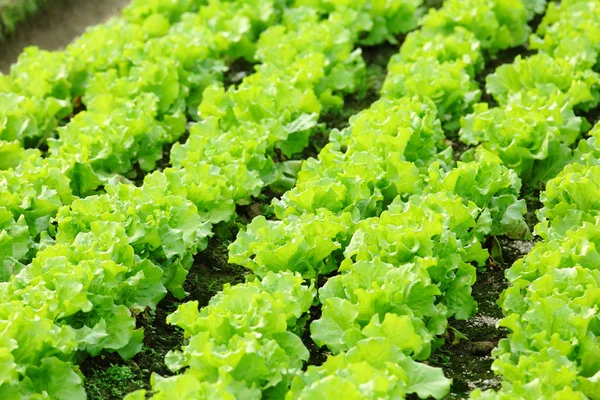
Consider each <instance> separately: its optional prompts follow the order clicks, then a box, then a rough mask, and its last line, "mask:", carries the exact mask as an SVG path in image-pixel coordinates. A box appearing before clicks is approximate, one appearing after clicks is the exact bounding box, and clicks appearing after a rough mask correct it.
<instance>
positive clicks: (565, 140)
mask: <svg viewBox="0 0 600 400" xmlns="http://www.w3.org/2000/svg"><path fill="white" fill-rule="evenodd" d="M599 33H600V3H599V2H597V1H562V2H561V3H560V5H558V4H550V5H549V9H548V12H547V14H546V16H545V18H544V20H543V22H542V24H541V25H540V29H539V31H538V35H534V36H532V38H531V40H530V42H531V46H532V47H533V48H536V49H538V50H539V54H536V55H534V56H531V57H529V58H526V59H517V60H515V62H514V63H513V64H512V65H510V66H504V67H500V68H499V69H498V70H497V71H496V73H495V74H493V75H491V76H490V77H489V78H488V82H487V83H488V88H489V89H490V91H491V92H492V93H493V94H494V96H495V97H496V99H497V100H498V103H499V104H500V107H499V108H496V109H492V110H490V112H489V113H488V114H487V118H486V117H484V115H485V113H486V112H483V113H482V114H480V115H479V116H477V115H475V116H474V117H473V118H472V120H471V121H470V122H469V127H470V128H471V127H475V126H478V128H475V129H473V130H470V128H469V135H472V134H474V132H477V131H478V133H476V134H474V136H473V137H475V136H479V140H482V139H483V138H485V139H483V140H482V141H484V144H483V145H484V146H486V147H490V148H493V150H494V151H496V152H498V155H499V156H500V157H501V158H502V159H503V160H504V161H505V162H506V163H507V164H509V165H511V166H513V167H514V168H515V170H516V171H518V172H519V173H521V174H522V175H523V176H527V177H529V178H530V179H531V178H533V179H534V181H535V182H540V183H543V182H544V181H545V179H543V178H546V179H547V178H553V179H551V180H550V181H549V182H548V183H547V185H546V188H545V192H543V193H542V194H541V200H542V203H543V205H544V207H543V208H542V209H541V210H540V211H539V212H538V218H539V220H540V223H539V224H538V225H537V226H536V228H535V231H536V233H537V235H539V236H540V237H541V238H542V239H543V240H542V241H541V242H539V243H537V244H536V246H535V247H534V248H533V250H532V251H531V252H530V253H529V254H528V255H527V256H526V257H524V258H523V259H521V260H518V261H517V262H516V263H515V264H514V265H513V266H512V267H511V268H510V269H509V270H508V271H507V273H506V276H507V278H508V280H509V282H510V287H509V288H508V289H507V290H505V291H504V293H503V294H502V296H501V299H500V304H501V306H502V309H503V311H504V314H505V318H504V319H503V320H501V322H500V325H501V326H504V327H506V328H508V329H509V330H510V334H509V336H508V338H506V339H503V340H502V341H501V342H500V343H499V345H498V348H497V349H496V350H495V351H494V353H493V354H494V356H495V357H496V360H495V361H494V364H493V366H492V368H493V370H494V371H495V372H496V373H498V374H500V375H501V376H502V377H503V384H502V389H501V390H499V391H498V392H493V391H487V392H483V393H482V392H480V391H476V392H474V393H473V395H472V398H478V399H538V398H545V399H588V398H590V399H597V398H599V397H598V396H599V395H598V393H600V387H599V386H598V376H600V363H599V360H600V358H599V354H600V341H599V340H598V335H599V334H600V329H599V326H600V325H599V321H600V316H599V314H598V304H599V298H598V294H599V293H600V291H599V289H598V288H599V283H600V280H599V276H598V274H597V267H598V263H597V259H598V251H597V247H598V211H597V210H598V209H600V208H599V203H598V196H597V191H598V188H599V184H600V175H599V174H600V170H599V169H598V159H599V153H598V144H597V140H598V135H599V134H600V130H599V129H598V128H599V127H600V126H598V125H596V126H595V127H594V129H592V131H591V132H589V135H588V136H589V138H588V139H584V140H581V141H580V142H579V144H578V146H577V147H576V148H574V146H573V144H574V143H575V141H576V140H577V139H578V137H579V133H580V131H581V130H584V129H587V127H588V126H589V124H588V123H587V121H585V120H582V119H581V118H579V117H576V116H575V115H574V112H573V111H574V110H578V109H579V110H588V109H590V108H591V107H596V106H597V105H598V100H599V96H600V91H599V79H598V78H599V77H600V76H599V75H598V74H597V73H596V72H595V71H594V69H595V68H596V67H597V63H598V55H599V52H600V46H599V45H598V41H597V40H596V39H597V38H598V34H599ZM524 99H530V100H531V102H530V103H528V104H527V103H524V102H523V100H524ZM515 110H516V111H515ZM513 112H517V114H516V115H519V116H520V118H516V117H511V119H512V120H516V121H517V122H518V123H519V124H520V125H519V126H514V124H513V126H512V127H510V128H508V127H509V122H508V121H509V119H508V116H510V115H511V113H513ZM498 115H502V116H503V117H502V118H504V116H506V118H507V119H506V122H504V121H505V120H504V119H502V120H498V119H496V117H497V116H498ZM483 119H487V123H489V125H486V123H484V124H482V123H481V122H480V121H481V120H483ZM491 124H495V125H496V126H498V127H500V128H499V129H498V130H494V129H486V128H484V126H490V125H491ZM586 125H587V126H586ZM525 127H527V128H525ZM519 129H521V132H524V134H523V136H519V135H518V134H517V132H518V130H519ZM508 135H512V137H513V141H512V143H511V144H510V145H507V143H508V142H507V141H506V137H507V136H508ZM492 137H494V138H495V139H491V138H492ZM517 155H518V156H517ZM568 163H571V164H569V165H567V166H566V167H564V166H565V164H568ZM563 167H564V169H563ZM561 169H562V171H561ZM559 172H560V173H559ZM557 173H558V176H556V175H557Z"/></svg>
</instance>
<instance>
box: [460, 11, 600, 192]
mask: <svg viewBox="0 0 600 400" xmlns="http://www.w3.org/2000/svg"><path fill="white" fill-rule="evenodd" d="M599 7H600V3H599V2H598V1H595V0H568V1H562V2H560V5H559V4H558V3H551V4H550V5H549V7H548V11H547V13H546V14H545V17H544V19H543V20H542V22H541V24H540V26H539V28H538V30H537V33H536V34H534V35H531V38H530V40H529V48H530V50H532V51H536V50H537V52H536V53H535V54H534V55H530V56H528V57H525V58H522V57H521V56H518V57H516V59H515V61H514V62H513V63H512V64H506V65H502V66H500V67H498V68H497V69H496V70H495V72H494V73H492V74H490V75H488V76H487V78H486V90H487V92H488V93H489V94H490V95H491V96H492V97H493V99H494V100H495V101H496V103H497V106H495V107H490V106H489V105H488V104H487V103H481V104H477V105H475V107H474V109H475V110H474V112H473V113H472V114H470V115H469V116H467V117H465V118H463V119H462V120H461V130H460V132H459V136H460V138H461V140H462V141H463V142H465V143H466V144H469V145H473V146H474V145H481V146H482V147H484V148H486V149H488V150H490V151H492V152H494V153H495V154H497V155H498V156H499V157H500V158H501V159H502V161H503V163H504V164H505V165H506V166H508V167H509V168H511V169H512V170H514V171H515V172H517V173H518V174H519V176H520V177H521V179H523V180H524V181H526V182H528V184H529V185H530V186H531V187H536V186H537V187H540V186H541V185H543V184H544V183H545V182H546V181H548V180H549V179H551V178H553V177H554V176H556V175H557V174H558V173H559V172H560V171H561V170H562V168H563V167H564V166H565V165H566V164H567V163H568V162H569V160H570V159H571V158H572V156H573V148H574V147H575V144H576V142H577V140H578V139H579V138H580V137H581V132H584V131H587V130H589V128H590V126H589V122H588V121H586V120H585V119H584V118H582V117H578V116H577V115H576V112H577V113H578V114H582V113H585V112H587V111H589V110H590V109H592V108H594V107H596V106H597V105H598V103H599V101H600V74H598V72H596V71H595V67H596V66H597V65H598V53H599V51H600V46H599V44H598V43H599V42H598V38H600V19H599V18H600V8H599Z"/></svg>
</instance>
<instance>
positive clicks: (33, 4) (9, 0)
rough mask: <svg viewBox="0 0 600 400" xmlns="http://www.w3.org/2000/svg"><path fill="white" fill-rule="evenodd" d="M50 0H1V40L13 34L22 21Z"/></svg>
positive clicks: (34, 13)
mask: <svg viewBox="0 0 600 400" xmlns="http://www.w3.org/2000/svg"><path fill="white" fill-rule="evenodd" d="M47 3H48V0H2V1H0V41H3V40H6V39H7V38H8V37H10V36H11V35H13V34H14V33H15V31H16V30H17V27H18V26H19V24H21V23H22V22H24V21H26V20H27V19H29V18H31V17H33V16H34V15H36V14H37V13H39V12H40V11H41V10H42V9H43V8H44V7H46V6H47Z"/></svg>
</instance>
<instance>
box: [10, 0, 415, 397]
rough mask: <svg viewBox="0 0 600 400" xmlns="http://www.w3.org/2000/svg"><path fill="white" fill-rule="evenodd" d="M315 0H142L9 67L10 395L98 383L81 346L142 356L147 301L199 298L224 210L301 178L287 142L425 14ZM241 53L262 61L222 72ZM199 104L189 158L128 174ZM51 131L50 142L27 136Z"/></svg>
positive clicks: (293, 144) (184, 151) (181, 149)
mask: <svg viewBox="0 0 600 400" xmlns="http://www.w3.org/2000/svg"><path fill="white" fill-rule="evenodd" d="M183 3H185V4H183ZM297 3H298V4H296V5H295V6H293V7H286V6H285V5H284V4H281V3H280V2H275V1H269V0H257V1H255V2H248V1H222V2H220V1H211V2H209V3H208V4H206V5H198V4H196V3H194V4H187V3H186V2H144V4H137V3H135V2H134V3H133V4H132V6H130V7H129V8H128V9H127V10H126V12H125V14H124V16H125V18H124V19H117V20H113V21H112V22H110V23H109V24H107V25H105V26H100V27H97V28H95V29H93V30H91V31H89V32H87V33H86V34H85V35H84V36H83V37H82V38H80V39H78V41H76V42H75V43H74V44H72V45H71V46H69V48H67V50H66V51H65V52H56V53H48V52H40V51H38V50H36V49H29V50H28V51H27V52H26V53H25V54H24V55H23V56H22V57H21V58H20V60H19V62H18V63H17V64H16V65H15V66H13V68H12V70H11V74H10V76H6V77H4V76H2V77H0V78H1V79H0V87H1V88H2V91H3V93H2V95H3V96H4V99H5V100H6V101H7V103H8V104H13V105H14V107H13V108H12V109H11V108H8V109H7V110H8V111H4V112H5V114H4V116H3V118H2V121H3V122H4V123H3V125H2V130H1V131H0V135H3V136H2V138H3V139H5V140H4V141H3V142H2V147H1V149H0V153H2V154H3V155H6V157H4V158H2V159H3V160H7V161H5V165H3V168H5V170H4V171H2V181H0V182H1V184H2V185H3V186H4V188H6V190H5V191H3V197H2V198H1V199H0V200H2V203H1V205H2V208H0V211H1V212H2V213H1V214H0V215H1V216H2V219H1V220H0V227H1V228H2V231H1V232H2V235H1V238H2V248H3V249H6V250H5V251H3V252H2V257H3V259H2V267H3V269H2V278H3V280H5V281H6V282H4V283H0V331H1V332H2V347H1V349H0V354H2V364H3V365H4V366H6V368H4V371H5V372H4V373H3V374H2V375H0V397H2V398H7V399H13V398H15V399H16V398H23V397H28V396H47V397H50V398H57V399H62V398H64V399H66V398H68V399H74V398H84V397H85V393H84V391H83V388H82V386H81V378H80V376H79V375H78V374H77V373H76V368H74V364H76V363H77V361H78V360H81V359H82V358H83V357H85V355H86V354H91V355H96V354H99V353H100V352H102V351H117V352H119V354H120V355H121V356H122V357H124V358H128V357H131V356H133V355H134V354H135V353H137V352H138V351H139V350H140V348H141V342H142V339H143V331H142V330H141V329H136V327H135V315H136V313H138V312H140V311H141V310H143V309H144V308H146V307H155V306H156V304H157V302H158V301H160V300H161V299H162V298H163V297H164V295H165V294H166V289H168V290H169V291H171V292H172V293H173V294H174V295H175V296H177V297H183V296H185V292H184V291H183V286H182V285H183V282H184V280H185V277H186V275H187V270H188V269H189V267H190V266H191V264H192V260H193V256H194V254H196V253H197V252H198V251H200V250H202V249H203V248H204V247H205V246H206V241H207V238H208V237H209V236H210V235H211V226H212V224H213V223H217V222H221V221H226V220H229V219H231V218H232V217H233V215H234V213H235V204H236V203H244V202H247V201H248V200H249V198H250V196H252V195H256V194H258V193H259V192H260V190H261V188H262V187H264V186H266V185H269V184H273V183H277V182H278V181H283V180H284V179H281V178H282V177H283V172H284V171H285V168H283V167H281V165H282V164H277V163H276V160H277V156H279V154H283V156H291V155H293V154H294V153H296V152H299V151H301V150H302V149H303V148H304V147H305V146H306V144H307V141H308V137H309V136H310V134H311V132H312V131H313V130H314V128H315V126H316V124H317V122H318V118H319V115H320V114H321V113H322V112H323V110H327V109H331V108H336V107H340V106H341V105H342V104H343V95H344V93H349V92H356V91H359V90H360V88H361V82H362V81H363V80H362V79H361V78H362V75H363V74H364V61H363V60H362V57H361V55H360V51H355V50H354V45H355V44H356V43H357V42H358V41H359V38H361V40H364V41H365V42H366V43H378V42H380V41H383V40H385V39H387V38H388V37H391V36H393V35H394V34H396V33H398V32H399V31H405V30H408V29H411V28H412V27H414V25H415V24H416V19H417V17H418V15H419V8H418V3H416V2H413V1H410V0H409V1H396V2H393V4H388V5H387V6H386V7H383V8H378V7H375V6H373V5H372V4H371V3H370V2H356V3H354V4H352V5H348V6H346V5H344V4H330V3H328V2H327V3H323V4H321V5H318V4H314V5H312V7H306V6H305V5H304V4H303V3H302V2H301V1H299V2H297ZM189 10H195V13H189V12H186V11H189ZM396 21H400V22H401V23H396ZM277 22H279V23H277ZM374 26H377V27H378V29H377V30H372V28H373V27H374ZM386 26H390V30H388V29H386ZM259 33H260V37H259ZM239 57H245V58H248V59H249V60H252V61H257V62H258V64H257V65H256V66H255V70H256V72H255V73H254V74H252V75H249V76H248V77H246V78H245V79H244V80H243V81H242V82H241V83H240V84H239V85H238V86H236V87H229V88H228V89H225V88H224V87H223V85H220V84H215V83H214V82H215V79H216V78H217V77H218V76H219V75H221V73H222V70H223V68H224V67H223V65H224V61H223V60H232V59H235V58H239ZM34 71H35V73H36V74H35V75H34V74H33V72H34ZM79 103H81V105H83V108H84V110H76V109H77V108H78V107H80V106H79ZM196 109H197V110H198V111H196ZM74 114H76V115H74ZM194 117H195V118H200V117H201V121H200V122H198V123H195V124H193V125H192V126H191V127H190V128H189V138H188V139H187V142H186V143H185V144H176V145H175V146H173V148H172V152H171V165H172V167H170V168H167V169H165V170H163V171H155V172H153V173H151V174H149V175H147V176H146V178H145V179H144V182H143V184H142V185H141V186H139V187H137V186H134V185H133V184H131V183H130V182H127V181H126V179H124V177H123V176H122V174H127V173H128V172H129V171H131V169H132V166H133V165H134V164H135V163H138V164H139V166H140V168H142V169H143V170H146V171H148V172H149V171H151V170H152V169H154V167H155V162H156V160H157V159H158V158H160V157H162V145H163V144H165V143H170V142H173V141H174V140H176V139H177V138H179V137H180V136H181V135H182V134H183V133H184V131H185V129H186V122H187V119H188V118H194ZM63 123H64V124H65V125H64V126H62V127H59V128H58V129H57V130H56V132H55V128H56V126H58V125H59V124H63ZM55 135H56V137H54V136H55ZM34 142H35V143H38V144H41V143H47V144H48V153H47V154H42V153H41V152H40V151H39V150H31V149H27V150H26V149H25V148H24V147H22V145H23V144H24V145H25V146H29V145H31V144H32V143H34ZM276 150H277V151H276ZM148 151H151V153H150V154H148V153H147V152H148ZM124 181H125V182H124ZM97 191H100V193H98V194H96V192H97ZM103 191H104V192H105V193H102V192H103ZM263 284H264V283H263ZM282 290H283V288H282ZM283 336H285V335H283Z"/></svg>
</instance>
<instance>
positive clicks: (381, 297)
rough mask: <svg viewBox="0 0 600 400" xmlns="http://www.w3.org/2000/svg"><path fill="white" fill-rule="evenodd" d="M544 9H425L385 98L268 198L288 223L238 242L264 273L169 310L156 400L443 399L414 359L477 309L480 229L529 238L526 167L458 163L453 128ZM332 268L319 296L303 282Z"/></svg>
mask: <svg viewBox="0 0 600 400" xmlns="http://www.w3.org/2000/svg"><path fill="white" fill-rule="evenodd" d="M543 6H544V4H542V3H540V2H521V1H511V2H505V1H500V0H498V1H487V0H486V1H483V0H469V1H468V4H465V2H464V1H458V0H449V1H446V2H445V3H444V5H443V7H442V8H441V9H439V10H431V11H430V12H429V13H428V14H427V15H426V16H425V17H424V18H423V20H422V27H421V29H420V30H418V31H415V32H413V33H410V34H408V36H407V37H406V39H405V42H404V43H403V45H402V47H401V49H400V52H399V53H398V54H397V55H396V56H394V57H393V59H392V61H391V62H390V66H389V71H388V76H387V78H386V80H385V82H384V85H383V96H382V99H380V100H379V101H377V102H375V103H374V104H373V105H372V106H371V107H370V108H369V109H368V110H365V111H362V112H360V113H358V114H357V115H355V116H353V117H352V118H351V119H350V123H349V127H348V128H347V129H344V130H342V131H337V130H333V131H332V132H331V133H330V143H329V144H328V145H327V146H325V147H324V148H323V149H322V150H321V152H320V154H319V157H318V159H312V158H311V159H309V160H307V161H306V162H305V163H304V165H303V166H302V169H301V170H300V172H299V173H298V180H297V182H296V186H295V187H294V188H293V189H291V190H289V191H288V192H286V193H285V194H284V195H283V196H282V197H281V198H280V199H276V200H275V201H274V202H273V206H274V209H275V214H276V217H277V220H267V219H266V218H264V217H261V216H259V217H257V218H255V219H254V220H253V221H252V222H251V223H250V224H249V225H248V227H247V229H246V230H245V231H243V232H241V233H240V234H239V235H238V238H237V240H236V241H235V242H234V243H232V245H231V246H230V248H229V251H230V262H232V263H235V264H239V265H242V266H245V267H247V268H248V269H250V270H251V271H252V272H253V274H254V275H255V280H254V281H253V282H250V283H245V284H241V285H237V286H229V285H227V286H226V287H225V288H224V290H223V291H222V292H220V293H219V294H217V295H216V296H215V297H214V298H213V299H212V300H211V301H210V303H209V305H208V306H207V307H205V308H203V309H201V310H199V309H198V303H197V302H188V303H184V304H182V305H181V306H180V307H179V308H178V310H177V311H175V312H174V313H173V314H171V315H170V316H169V317H168V322H170V323H171V324H174V325H176V326H178V327H180V328H181V329H183V331H184V334H185V336H186V338H187V343H186V345H185V346H184V347H183V348H182V349H181V350H175V351H172V352H170V353H169V354H168V355H167V357H166V359H165V361H166V364H167V366H168V367H169V368H170V369H172V370H173V371H174V372H177V371H179V374H178V375H175V376H172V377H161V376H158V375H153V377H152V382H151V384H152V389H153V393H152V395H153V398H154V399H157V400H158V399H166V398H168V397H170V396H178V397H182V398H184V397H187V396H190V397H193V398H198V399H212V398H215V399H216V398H219V399H238V398H247V399H260V398H286V399H290V400H291V399H315V398H316V399H332V398H336V397H339V396H343V397H344V398H348V399H379V398H405V397H406V396H408V395H410V394H416V395H417V396H419V397H421V398H428V397H435V398H442V397H444V396H445V395H446V394H447V393H448V391H449V389H450V383H451V381H450V380H449V379H446V378H445V377H444V374H443V373H442V371H441V370H440V369H436V368H433V367H430V366H428V365H426V364H424V363H421V362H419V361H421V360H425V359H427V358H428V356H429V355H430V354H431V352H432V351H433V350H435V349H436V348H437V347H438V346H439V345H440V344H441V339H440V338H439V335H441V334H443V333H444V332H445V330H446V329H447V327H448V318H450V317H454V318H457V319H466V318H469V317H470V316H471V315H473V313H474V312H475V311H476V308H477V305H476V303H475V301H474V299H473V298H472V296H471V286H472V285H473V283H474V282H475V265H477V264H478V265H483V264H484V263H485V262H486V260H487V258H488V252H487V250H485V249H484V248H483V247H482V243H483V241H484V240H485V238H486V237H487V236H488V235H499V234H508V235H511V236H514V237H522V236H526V235H528V234H529V231H528V228H527V226H526V224H525V222H524V221H523V214H524V212H525V209H526V207H525V204H524V202H523V201H522V200H518V196H519V192H520V189H521V181H520V179H519V177H518V175H517V174H516V173H515V172H514V171H512V170H510V169H508V168H507V167H505V166H504V165H503V164H502V161H501V159H500V158H499V157H498V156H496V155H494V154H493V153H491V152H490V151H488V150H485V149H483V148H482V149H479V150H477V151H476V152H473V153H470V154H468V156H467V159H466V160H465V161H464V162H459V163H458V164H456V165H455V163H454V161H453V157H452V149H451V148H450V147H449V145H448V144H447V143H446V142H445V135H444V128H445V129H447V130H450V131H451V130H456V129H458V126H459V121H460V119H461V117H463V116H465V115H467V113H469V112H470V111H472V107H473V105H474V104H475V103H476V102H477V101H478V100H479V97H480V91H479V89H478V85H477V83H476V81H475V74H476V73H478V72H480V71H482V69H483V67H484V61H485V58H486V56H487V55H490V54H492V55H493V54H494V53H496V52H498V51H499V50H502V49H506V48H510V47H515V46H519V45H521V44H522V43H523V42H525V41H526V39H527V38H528V36H529V33H530V31H529V27H528V24H527V22H528V20H529V19H531V18H532V17H533V16H534V14H535V12H540V11H543V9H544V7H543ZM482 21H483V23H482ZM332 275H333V276H332ZM327 276H329V279H327V282H326V283H325V285H324V286H322V287H321V288H320V289H319V290H318V293H315V292H316V291H315V289H314V286H313V284H310V285H308V284H306V283H303V282H304V281H305V280H314V279H315V278H321V279H322V278H323V277H327ZM311 305H322V307H321V313H320V316H319V317H318V319H316V320H314V321H313V322H312V323H311V324H310V336H311V338H312V340H314V342H315V343H316V344H317V345H318V346H325V347H326V348H327V350H328V351H329V352H330V353H331V355H330V356H329V357H328V358H327V361H325V362H324V363H323V365H320V366H309V367H308V368H307V369H306V370H305V371H302V366H303V363H304V362H306V361H308V358H309V352H308V350H307V348H306V346H305V344H304V343H303V342H302V341H301V340H300V337H299V335H302V334H303V331H304V330H303V324H304V323H305V321H306V313H307V311H308V310H309V308H310V307H311ZM148 394H149V393H146V392H145V391H137V392H135V393H132V394H131V395H129V396H128V397H127V399H128V400H141V399H144V398H145V397H146V395H148Z"/></svg>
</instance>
